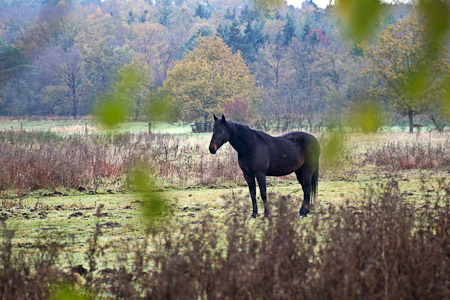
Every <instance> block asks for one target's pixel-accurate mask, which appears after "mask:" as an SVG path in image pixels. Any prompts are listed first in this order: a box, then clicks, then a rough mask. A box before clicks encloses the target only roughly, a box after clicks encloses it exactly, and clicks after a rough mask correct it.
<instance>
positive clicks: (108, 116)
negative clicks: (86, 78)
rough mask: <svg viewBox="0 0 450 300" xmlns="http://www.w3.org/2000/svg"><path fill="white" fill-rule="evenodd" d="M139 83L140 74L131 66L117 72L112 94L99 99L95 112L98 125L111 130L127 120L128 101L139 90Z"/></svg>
mask: <svg viewBox="0 0 450 300" xmlns="http://www.w3.org/2000/svg"><path fill="white" fill-rule="evenodd" d="M141 81H142V73H141V72H140V70H139V69H138V68H137V67H136V66H135V65H133V64H130V65H126V66H124V67H122V69H120V70H119V80H118V81H117V82H116V83H115V85H114V87H113V88H112V92H111V93H109V94H107V95H104V96H103V97H101V98H100V101H99V102H100V103H99V105H98V107H97V111H96V116H97V119H98V121H99V122H100V124H102V125H103V126H105V127H106V128H113V127H115V126H117V125H119V123H121V122H123V121H125V120H126V119H127V118H128V116H129V114H130V109H129V106H130V101H129V99H130V98H132V95H133V94H134V93H135V92H136V91H137V90H138V89H139V88H140V86H141Z"/></svg>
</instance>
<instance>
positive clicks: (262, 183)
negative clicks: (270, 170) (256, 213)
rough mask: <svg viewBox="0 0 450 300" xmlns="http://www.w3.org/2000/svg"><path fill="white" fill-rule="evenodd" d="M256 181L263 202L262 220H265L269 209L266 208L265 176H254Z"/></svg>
mask: <svg viewBox="0 0 450 300" xmlns="http://www.w3.org/2000/svg"><path fill="white" fill-rule="evenodd" d="M256 179H257V180H258V185H259V191H260V192H261V198H262V200H263V202H264V218H267V217H269V208H268V206H267V205H268V204H267V191H266V174H259V175H257V176H256Z"/></svg>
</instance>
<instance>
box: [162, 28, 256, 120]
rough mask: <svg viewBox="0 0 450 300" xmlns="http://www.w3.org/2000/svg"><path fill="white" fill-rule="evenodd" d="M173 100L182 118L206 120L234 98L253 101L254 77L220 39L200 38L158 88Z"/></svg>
mask: <svg viewBox="0 0 450 300" xmlns="http://www.w3.org/2000/svg"><path fill="white" fill-rule="evenodd" d="M161 92H162V93H167V94H169V95H171V96H172V99H173V100H174V101H173V103H172V105H173V107H174V110H175V111H176V115H177V116H178V117H179V118H180V119H181V120H184V121H197V120H205V121H207V120H209V119H210V118H211V115H212V114H213V113H216V114H217V113H220V112H221V111H223V105H224V104H225V103H227V102H230V101H231V100H232V98H233V97H241V98H244V99H248V101H253V100H254V99H255V84H254V79H253V76H252V75H251V74H250V71H249V69H248V67H247V66H246V64H245V62H244V60H243V59H242V57H241V55H240V54H239V53H236V54H233V53H232V52H231V49H230V48H228V47H227V46H226V45H225V44H224V43H223V40H222V39H221V38H218V37H213V38H202V39H201V40H200V41H199V42H198V43H197V47H196V48H195V49H194V50H193V51H192V52H190V53H188V54H186V56H185V57H184V59H183V60H181V61H180V62H179V63H177V65H176V66H175V67H174V69H173V70H172V71H170V72H169V74H168V77H167V80H166V81H165V82H164V85H163V87H162V89H161Z"/></svg>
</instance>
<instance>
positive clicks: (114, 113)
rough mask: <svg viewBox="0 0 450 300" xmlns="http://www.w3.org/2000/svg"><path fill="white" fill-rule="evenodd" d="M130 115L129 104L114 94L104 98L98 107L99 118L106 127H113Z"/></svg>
mask: <svg viewBox="0 0 450 300" xmlns="http://www.w3.org/2000/svg"><path fill="white" fill-rule="evenodd" d="M127 117H128V113H127V104H126V102H124V101H121V100H120V99H115V98H113V96H107V97H105V98H103V99H102V100H101V102H100V104H99V105H98V108H97V119H98V121H99V122H100V123H101V124H102V125H103V126H105V127H106V128H113V127H115V126H117V125H118V124H119V123H121V122H123V121H125V120H126V119H127Z"/></svg>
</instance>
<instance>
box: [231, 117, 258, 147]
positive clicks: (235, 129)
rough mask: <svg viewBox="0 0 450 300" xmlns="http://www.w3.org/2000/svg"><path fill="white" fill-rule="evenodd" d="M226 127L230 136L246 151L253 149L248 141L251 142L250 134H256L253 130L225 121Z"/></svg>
mask: <svg viewBox="0 0 450 300" xmlns="http://www.w3.org/2000/svg"><path fill="white" fill-rule="evenodd" d="M227 127H228V129H229V130H230V131H231V134H232V136H234V137H235V138H236V140H239V141H240V142H241V143H243V144H244V146H245V147H246V148H247V149H250V148H252V147H253V145H252V144H251V143H250V141H251V140H252V133H255V132H256V131H255V130H253V129H251V128H250V127H248V126H247V125H242V124H239V123H234V122H231V121H227Z"/></svg>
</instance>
